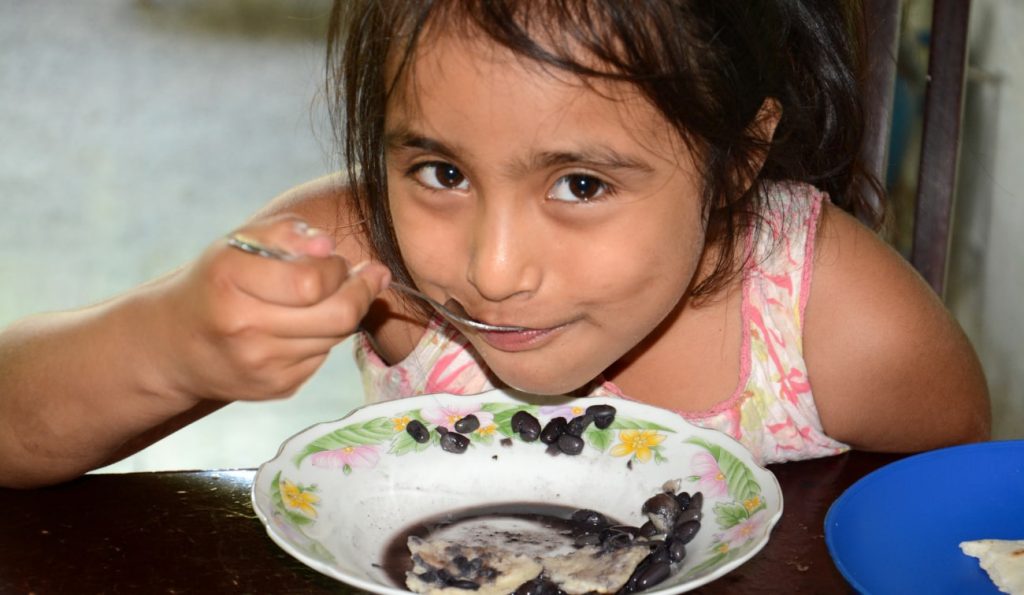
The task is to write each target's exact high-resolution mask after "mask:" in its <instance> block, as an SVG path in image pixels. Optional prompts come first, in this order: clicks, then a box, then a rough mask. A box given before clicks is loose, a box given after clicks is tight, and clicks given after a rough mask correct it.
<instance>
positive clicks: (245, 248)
mask: <svg viewBox="0 0 1024 595" xmlns="http://www.w3.org/2000/svg"><path fill="white" fill-rule="evenodd" d="M227 242H228V246H231V247H232V248H235V249H238V250H241V251H242V252H246V253H248V254H253V255H256V256H260V257H262V258H269V259H271V260H285V261H289V260H295V258H296V256H295V255H294V254H291V253H289V252H285V251H283V250H277V249H275V248H270V247H268V246H264V245H263V244H261V243H259V242H258V241H256V240H253V239H252V238H249V237H246V236H243V235H241V234H237V233H236V234H233V235H230V236H228V238H227ZM388 287H389V288H390V289H395V290H397V291H400V292H402V293H406V294H408V295H411V296H413V297H415V298H417V299H420V300H423V301H424V302H426V303H428V304H430V306H431V307H433V308H434V309H435V310H437V313H438V314H440V315H441V316H444V317H445V318H447V319H448V320H450V321H452V322H454V323H456V324H461V325H464V326H468V327H471V328H475V329H477V330H481V331H488V332H496V333H515V332H522V331H526V330H529V329H527V328H525V327H521V326H503V325H495V324H487V323H486V322H480V321H479V320H476V319H473V318H470V317H469V316H468V315H466V312H465V310H463V309H462V304H460V303H459V302H457V301H455V300H448V303H449V304H451V306H448V305H445V304H442V303H440V302H438V301H437V300H435V299H434V298H432V297H430V296H429V295H427V294H425V293H423V292H422V291H420V290H418V289H414V288H412V287H409V286H408V285H405V284H403V283H398V282H396V281H392V282H391V284H390V285H388ZM453 308H458V309H459V310H460V312H461V313H460V312H454V311H453Z"/></svg>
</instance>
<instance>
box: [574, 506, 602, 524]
mask: <svg viewBox="0 0 1024 595" xmlns="http://www.w3.org/2000/svg"><path fill="white" fill-rule="evenodd" d="M572 522H573V523H575V524H577V525H582V526H585V527H604V526H606V525H607V524H608V519H606V518H604V515H603V514H601V513H600V512H597V511H596V510H590V509H589V508H581V509H579V510H577V511H575V512H573V513H572Z"/></svg>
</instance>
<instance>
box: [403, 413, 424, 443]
mask: <svg viewBox="0 0 1024 595" xmlns="http://www.w3.org/2000/svg"><path fill="white" fill-rule="evenodd" d="M405 431H406V432H408V434H409V435H410V436H412V439H413V440H415V441H416V442H419V443H420V444H423V443H424V442H427V441H428V440H430V430H428V429H427V426H425V425H423V422H421V421H420V420H418V419H414V420H412V421H411V422H409V423H407V424H406V425H405Z"/></svg>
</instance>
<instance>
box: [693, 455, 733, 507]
mask: <svg viewBox="0 0 1024 595" xmlns="http://www.w3.org/2000/svg"><path fill="white" fill-rule="evenodd" d="M690 466H691V467H692V468H693V472H694V473H695V474H696V475H695V476H694V478H695V479H697V482H698V484H697V485H698V486H699V487H700V491H701V492H703V493H704V496H705V497H711V498H717V497H720V496H726V495H728V494H729V486H728V484H726V483H725V474H724V473H722V469H721V468H720V467H719V466H718V461H716V460H715V457H713V456H711V453H709V452H699V453H697V454H695V455H693V459H691V461H690Z"/></svg>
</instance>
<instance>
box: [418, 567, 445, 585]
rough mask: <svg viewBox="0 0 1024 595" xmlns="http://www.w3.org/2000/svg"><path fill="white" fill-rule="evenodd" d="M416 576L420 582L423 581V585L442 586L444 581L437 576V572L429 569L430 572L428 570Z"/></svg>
mask: <svg viewBox="0 0 1024 595" xmlns="http://www.w3.org/2000/svg"><path fill="white" fill-rule="evenodd" d="M416 576H418V577H419V579H420V580H421V581H423V582H425V583H428V584H429V583H438V584H442V585H443V584H444V581H443V580H441V578H440V577H438V576H437V571H436V570H434V569H430V570H428V571H426V572H423V573H420V574H418V575H416Z"/></svg>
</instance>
